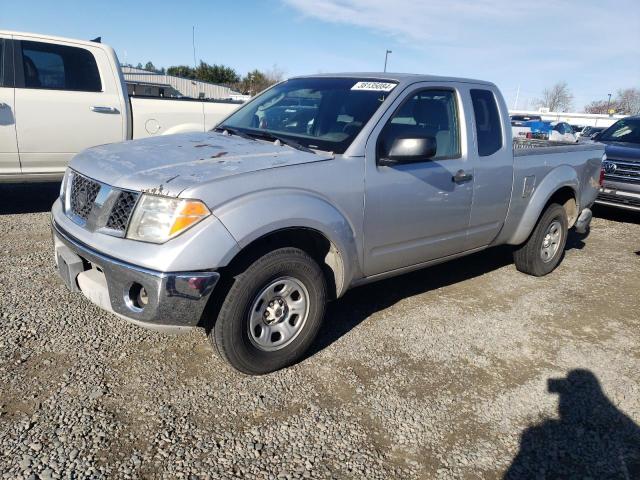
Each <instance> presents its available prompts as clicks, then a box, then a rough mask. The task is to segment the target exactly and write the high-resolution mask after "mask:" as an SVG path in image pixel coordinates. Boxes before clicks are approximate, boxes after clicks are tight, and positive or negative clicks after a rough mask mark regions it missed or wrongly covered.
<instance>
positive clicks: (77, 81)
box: [22, 41, 102, 92]
mask: <svg viewBox="0 0 640 480" xmlns="http://www.w3.org/2000/svg"><path fill="white" fill-rule="evenodd" d="M22 67H23V70H24V87H25V88H38V89H50V90H73V91H82V92H100V91H102V84H101V81H100V73H99V71H98V65H97V64H96V60H95V58H94V56H93V54H92V53H91V52H90V51H89V50H86V49H84V48H77V47H69V46H66V45H56V44H51V43H41V42H28V41H23V42H22Z"/></svg>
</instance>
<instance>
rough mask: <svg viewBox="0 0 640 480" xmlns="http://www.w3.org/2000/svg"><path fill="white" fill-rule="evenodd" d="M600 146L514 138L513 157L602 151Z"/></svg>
mask: <svg viewBox="0 0 640 480" xmlns="http://www.w3.org/2000/svg"><path fill="white" fill-rule="evenodd" d="M602 149H603V147H602V145H599V144H597V143H566V142H552V141H549V140H539V139H533V138H526V139H525V138H514V139H513V156H514V157H522V156H525V155H541V154H547V153H567V152H585V151H590V150H602Z"/></svg>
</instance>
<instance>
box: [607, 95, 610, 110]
mask: <svg viewBox="0 0 640 480" xmlns="http://www.w3.org/2000/svg"><path fill="white" fill-rule="evenodd" d="M608 95H609V100H607V115H609V105H611V94H610V93H609V94H608Z"/></svg>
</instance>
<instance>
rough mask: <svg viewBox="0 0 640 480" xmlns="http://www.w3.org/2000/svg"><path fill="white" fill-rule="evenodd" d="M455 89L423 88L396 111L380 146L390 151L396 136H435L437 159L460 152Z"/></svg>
mask: <svg viewBox="0 0 640 480" xmlns="http://www.w3.org/2000/svg"><path fill="white" fill-rule="evenodd" d="M459 130H460V129H459V127H458V111H457V107H456V97H455V93H454V92H453V91H451V90H422V91H421V92H419V93H417V94H415V95H414V96H412V97H410V98H409V99H408V100H407V101H406V102H405V103H404V104H402V106H401V107H400V108H399V109H398V110H397V111H396V112H395V114H394V115H393V117H391V120H390V121H389V123H387V125H386V126H385V128H384V130H383V132H382V135H381V144H380V148H381V149H382V151H389V149H390V148H391V145H392V144H393V141H394V140H395V139H396V138H410V137H411V136H416V137H424V136H428V137H433V138H434V139H435V141H436V147H437V149H436V155H435V157H433V158H434V160H443V159H446V158H457V157H459V156H460V131H459Z"/></svg>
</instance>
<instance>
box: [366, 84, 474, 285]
mask: <svg viewBox="0 0 640 480" xmlns="http://www.w3.org/2000/svg"><path fill="white" fill-rule="evenodd" d="M460 104H461V102H460V99H459V95H458V91H457V89H453V88H452V86H451V84H446V85H438V84H430V83H424V84H422V86H421V85H420V84H418V86H417V87H416V89H414V90H412V91H411V92H409V93H408V94H407V95H406V96H404V97H402V98H399V99H397V100H396V103H395V104H394V105H392V106H391V107H390V109H389V111H388V112H387V113H386V114H385V117H383V120H382V121H381V122H380V123H379V124H378V126H377V127H376V128H375V129H374V130H373V132H372V134H371V137H369V140H368V142H367V147H366V159H365V161H366V164H365V221H364V248H365V259H364V268H365V274H366V275H375V274H378V273H383V272H387V271H390V270H394V269H397V268H402V267H408V266H411V265H417V264H420V263H423V262H427V261H429V260H433V259H436V258H442V257H445V256H447V255H451V254H455V253H459V252H462V251H463V250H464V249H465V240H466V236H467V229H468V227H469V214H470V211H471V199H472V193H473V166H472V165H471V164H470V162H469V159H468V157H467V142H466V137H467V135H466V129H465V128H464V122H463V121H462V122H461V120H462V119H463V118H464V115H463V114H462V110H461V109H460ZM424 137H430V138H431V139H433V140H435V141H436V147H437V148H436V152H435V155H434V156H433V157H431V158H429V159H428V160H424V161H419V162H413V163H402V164H395V165H383V164H381V160H383V159H384V157H385V155H386V152H388V151H389V150H390V147H391V145H393V144H394V142H397V141H398V139H403V138H424Z"/></svg>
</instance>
